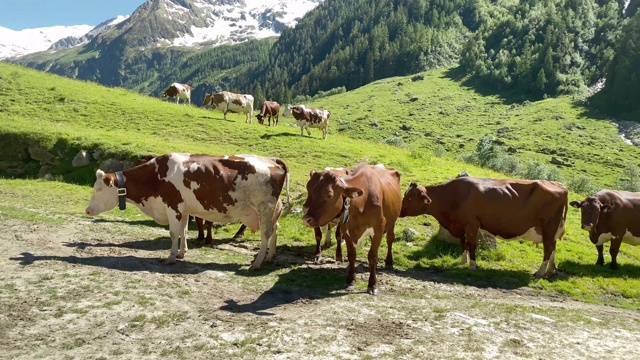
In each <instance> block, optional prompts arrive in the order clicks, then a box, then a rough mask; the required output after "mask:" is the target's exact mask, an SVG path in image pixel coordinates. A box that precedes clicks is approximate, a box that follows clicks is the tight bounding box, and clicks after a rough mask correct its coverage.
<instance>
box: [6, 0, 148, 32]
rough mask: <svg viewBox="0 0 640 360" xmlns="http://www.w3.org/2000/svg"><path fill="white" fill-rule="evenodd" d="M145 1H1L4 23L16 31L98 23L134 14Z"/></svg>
mask: <svg viewBox="0 0 640 360" xmlns="http://www.w3.org/2000/svg"><path fill="white" fill-rule="evenodd" d="M144 2H145V0H0V26H2V27H6V28H9V29H12V30H22V29H26V28H39V27H46V26H54V25H98V24H100V23H101V22H103V21H105V20H108V19H111V18H113V17H116V16H118V15H131V13H133V11H134V10H135V9H137V8H138V7H139V6H140V5H142V4H143V3H144Z"/></svg>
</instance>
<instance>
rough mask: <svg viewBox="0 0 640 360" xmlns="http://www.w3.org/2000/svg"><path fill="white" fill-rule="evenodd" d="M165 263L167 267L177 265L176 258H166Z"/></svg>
mask: <svg viewBox="0 0 640 360" xmlns="http://www.w3.org/2000/svg"><path fill="white" fill-rule="evenodd" d="M164 263H165V264H166V265H173V264H175V263H176V258H173V257H168V258H166V259H165V260H164Z"/></svg>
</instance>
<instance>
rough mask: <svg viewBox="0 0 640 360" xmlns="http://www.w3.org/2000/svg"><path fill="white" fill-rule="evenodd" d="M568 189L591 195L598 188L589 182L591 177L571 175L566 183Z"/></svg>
mask: <svg viewBox="0 0 640 360" xmlns="http://www.w3.org/2000/svg"><path fill="white" fill-rule="evenodd" d="M567 187H568V188H569V190H571V191H573V192H575V193H578V194H583V195H591V194H593V193H594V192H596V191H597V190H598V186H597V185H596V184H594V183H592V182H591V178H590V177H588V176H584V175H579V176H575V177H573V179H571V180H569V182H568V183H567Z"/></svg>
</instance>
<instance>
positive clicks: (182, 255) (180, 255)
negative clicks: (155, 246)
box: [176, 253, 184, 259]
mask: <svg viewBox="0 0 640 360" xmlns="http://www.w3.org/2000/svg"><path fill="white" fill-rule="evenodd" d="M176 258H178V259H184V253H179V254H178V256H176Z"/></svg>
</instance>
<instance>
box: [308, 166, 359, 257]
mask: <svg viewBox="0 0 640 360" xmlns="http://www.w3.org/2000/svg"><path fill="white" fill-rule="evenodd" d="M328 173H331V174H333V175H335V176H336V177H338V178H341V177H345V176H347V175H349V170H347V169H343V168H330V167H328V168H326V169H324V171H321V172H318V171H315V170H311V172H310V173H309V181H307V194H308V196H307V200H306V201H305V202H304V204H303V205H302V209H303V212H305V213H306V212H307V211H308V210H309V207H310V205H311V199H312V198H311V194H312V191H313V188H314V187H315V186H316V184H318V183H319V182H320V179H322V177H323V176H324V175H325V174H328ZM343 202H344V199H343ZM340 215H342V212H340V214H338V216H337V217H336V218H334V219H333V220H331V221H329V223H327V225H326V233H325V239H324V246H325V247H327V248H328V247H330V246H331V230H332V229H333V228H335V229H336V230H335V232H336V233H335V236H336V243H337V247H336V260H337V261H342V260H343V258H342V234H341V233H340V227H339V226H338V223H339V222H340ZM322 229H323V227H320V226H316V227H314V228H313V230H314V234H315V238H316V252H315V255H314V259H315V261H319V260H320V259H321V258H322V244H321V242H322Z"/></svg>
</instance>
